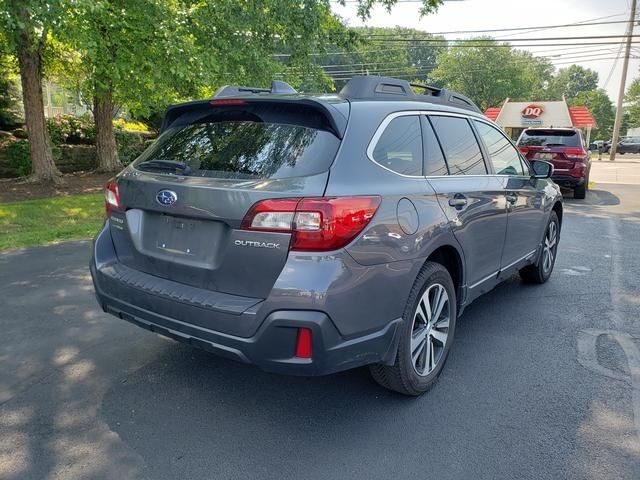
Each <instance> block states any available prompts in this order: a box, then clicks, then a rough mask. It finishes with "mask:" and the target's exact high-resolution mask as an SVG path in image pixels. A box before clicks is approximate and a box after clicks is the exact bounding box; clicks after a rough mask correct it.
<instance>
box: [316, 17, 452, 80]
mask: <svg viewBox="0 0 640 480" xmlns="http://www.w3.org/2000/svg"><path fill="white" fill-rule="evenodd" d="M352 31H353V33H354V34H355V35H356V36H355V37H354V42H353V43H352V44H350V45H347V46H346V47H342V48H341V47H340V46H339V45H335V46H333V47H331V50H332V52H335V54H327V55H326V56H325V55H322V56H320V57H319V58H318V60H317V61H316V62H317V64H318V65H325V66H326V67H324V71H325V73H326V74H327V75H329V76H330V77H332V78H333V79H334V87H335V89H336V90H340V89H341V88H342V87H343V86H344V84H345V83H346V82H347V80H348V79H349V78H351V77H353V76H354V75H382V76H390V75H391V74H392V76H394V77H399V78H405V79H407V80H412V81H413V80H415V81H417V82H422V83H424V82H426V81H428V78H429V74H430V72H431V71H432V70H433V69H434V68H435V65H436V57H437V55H438V54H439V53H441V52H442V51H444V50H445V49H446V46H444V45H443V46H432V45H428V44H425V43H424V40H431V39H433V38H434V37H433V36H432V35H430V34H428V33H426V32H423V31H419V30H415V29H410V28H401V27H396V28H354V29H352ZM394 40H398V41H394Z"/></svg>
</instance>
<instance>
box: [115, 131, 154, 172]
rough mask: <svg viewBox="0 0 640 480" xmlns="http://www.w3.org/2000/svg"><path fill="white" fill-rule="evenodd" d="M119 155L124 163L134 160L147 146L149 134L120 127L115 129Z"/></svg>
mask: <svg viewBox="0 0 640 480" xmlns="http://www.w3.org/2000/svg"><path fill="white" fill-rule="evenodd" d="M114 133H115V136H116V144H117V145H118V156H119V157H120V161H121V162H122V164H123V165H128V164H129V163H131V162H133V161H134V160H135V159H136V158H138V156H139V155H140V154H141V153H142V152H143V151H144V150H145V149H146V148H147V139H148V138H149V136H148V135H144V134H141V133H138V132H130V131H127V130H123V129H120V128H116V129H115V130H114Z"/></svg>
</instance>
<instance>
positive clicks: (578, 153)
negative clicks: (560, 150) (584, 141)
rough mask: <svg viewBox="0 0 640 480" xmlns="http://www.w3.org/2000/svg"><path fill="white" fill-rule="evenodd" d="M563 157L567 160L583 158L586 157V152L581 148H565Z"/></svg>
mask: <svg viewBox="0 0 640 480" xmlns="http://www.w3.org/2000/svg"><path fill="white" fill-rule="evenodd" d="M564 156H565V157H567V158H584V157H586V156H587V152H585V151H584V150H583V149H581V148H567V149H566V150H565V151H564Z"/></svg>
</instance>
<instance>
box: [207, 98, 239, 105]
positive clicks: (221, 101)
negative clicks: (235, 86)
mask: <svg viewBox="0 0 640 480" xmlns="http://www.w3.org/2000/svg"><path fill="white" fill-rule="evenodd" d="M209 103H210V104H211V105H213V106H214V107H223V106H226V105H246V104H247V102H246V101H245V100H240V99H239V98H221V99H219V100H211V101H210V102H209Z"/></svg>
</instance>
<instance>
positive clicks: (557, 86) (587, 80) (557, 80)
mask: <svg viewBox="0 0 640 480" xmlns="http://www.w3.org/2000/svg"><path fill="white" fill-rule="evenodd" d="M597 88H598V73H597V72H596V71H594V70H591V69H589V68H584V67H581V66H580V65H571V66H570V67H569V68H561V69H560V70H559V71H558V73H557V74H556V75H555V77H553V80H552V81H551V84H550V85H549V91H550V93H551V94H552V95H553V96H555V97H556V99H560V98H561V97H562V96H563V95H564V97H565V98H566V99H567V100H571V99H572V98H575V97H576V96H577V95H578V94H579V93H580V92H589V91H591V90H596V89H597Z"/></svg>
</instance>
